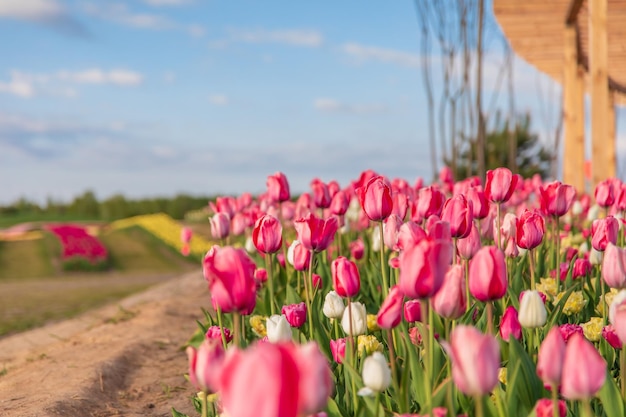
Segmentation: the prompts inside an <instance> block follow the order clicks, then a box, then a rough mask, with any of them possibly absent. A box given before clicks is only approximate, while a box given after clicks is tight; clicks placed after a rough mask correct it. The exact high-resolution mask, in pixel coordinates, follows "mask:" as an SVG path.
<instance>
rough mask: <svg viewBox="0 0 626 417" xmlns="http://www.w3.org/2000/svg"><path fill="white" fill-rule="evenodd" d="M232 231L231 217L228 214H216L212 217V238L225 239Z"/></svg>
mask: <svg viewBox="0 0 626 417" xmlns="http://www.w3.org/2000/svg"><path fill="white" fill-rule="evenodd" d="M229 231H230V217H228V214H226V213H215V214H214V215H213V217H211V236H213V238H214V239H224V238H226V237H227V236H228V233H229Z"/></svg>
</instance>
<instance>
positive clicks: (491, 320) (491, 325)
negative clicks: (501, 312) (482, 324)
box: [487, 301, 493, 335]
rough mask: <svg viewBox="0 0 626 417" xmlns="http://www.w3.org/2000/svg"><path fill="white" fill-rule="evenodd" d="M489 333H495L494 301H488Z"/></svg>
mask: <svg viewBox="0 0 626 417" xmlns="http://www.w3.org/2000/svg"><path fill="white" fill-rule="evenodd" d="M487 333H488V334H490V335H493V303H492V302H491V301H487Z"/></svg>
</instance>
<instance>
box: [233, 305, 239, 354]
mask: <svg viewBox="0 0 626 417" xmlns="http://www.w3.org/2000/svg"><path fill="white" fill-rule="evenodd" d="M233 327H234V329H233V338H234V340H235V345H236V346H238V347H240V346H241V334H240V333H241V319H240V315H239V313H233Z"/></svg>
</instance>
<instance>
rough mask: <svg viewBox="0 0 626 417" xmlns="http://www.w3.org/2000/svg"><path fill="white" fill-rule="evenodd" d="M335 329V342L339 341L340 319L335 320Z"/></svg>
mask: <svg viewBox="0 0 626 417" xmlns="http://www.w3.org/2000/svg"><path fill="white" fill-rule="evenodd" d="M333 327H334V328H335V340H339V339H340V337H339V319H333Z"/></svg>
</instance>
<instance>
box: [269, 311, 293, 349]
mask: <svg viewBox="0 0 626 417" xmlns="http://www.w3.org/2000/svg"><path fill="white" fill-rule="evenodd" d="M265 328H266V329H267V340H269V341H270V342H272V343H278V342H283V341H289V340H291V326H290V325H289V322H288V321H287V318H286V317H285V316H284V315H280V316H279V315H278V314H274V315H273V316H270V317H268V318H267V321H266V322H265Z"/></svg>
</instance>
